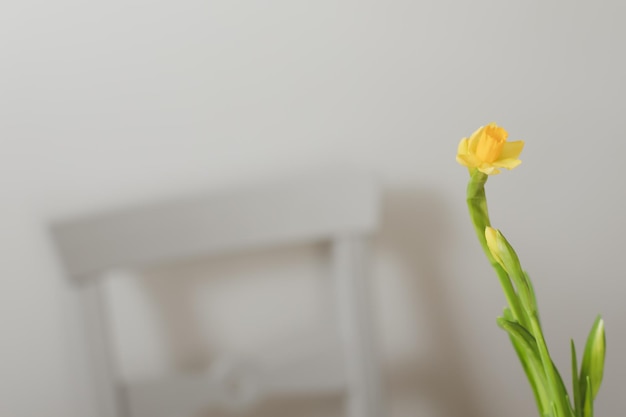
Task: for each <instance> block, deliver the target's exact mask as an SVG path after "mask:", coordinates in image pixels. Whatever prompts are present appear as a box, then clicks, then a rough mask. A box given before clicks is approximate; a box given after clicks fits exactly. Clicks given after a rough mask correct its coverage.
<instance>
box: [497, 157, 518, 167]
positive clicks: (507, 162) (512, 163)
mask: <svg viewBox="0 0 626 417" xmlns="http://www.w3.org/2000/svg"><path fill="white" fill-rule="evenodd" d="M521 163H522V161H520V160H519V159H513V158H507V159H500V160H498V161H496V162H494V163H493V165H494V166H497V167H500V168H506V169H513V168H515V167H516V166H518V165H519V164H521Z"/></svg>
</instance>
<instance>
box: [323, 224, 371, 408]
mask: <svg viewBox="0 0 626 417" xmlns="http://www.w3.org/2000/svg"><path fill="white" fill-rule="evenodd" d="M332 249H333V250H332V253H333V279H334V281H335V293H336V304H337V313H338V315H339V332H340V336H341V339H342V342H343V346H344V356H345V361H346V373H347V381H348V398H347V415H348V417H382V415H383V413H382V404H381V402H382V399H381V397H382V394H381V391H382V388H381V380H380V371H379V367H378V362H377V357H376V349H375V337H374V334H373V326H372V322H371V320H370V311H369V303H368V299H369V296H368V288H367V278H368V277H367V275H368V274H367V265H366V260H367V257H366V254H365V251H366V242H365V238H363V237H353V236H348V237H340V238H337V239H335V240H334V241H333V244H332Z"/></svg>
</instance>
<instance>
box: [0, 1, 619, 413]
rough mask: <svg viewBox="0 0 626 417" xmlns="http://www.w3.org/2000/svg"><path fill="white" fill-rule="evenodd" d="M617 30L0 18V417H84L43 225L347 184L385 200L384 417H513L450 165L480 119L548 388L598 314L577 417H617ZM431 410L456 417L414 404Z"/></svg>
mask: <svg viewBox="0 0 626 417" xmlns="http://www.w3.org/2000/svg"><path fill="white" fill-rule="evenodd" d="M625 19H626V6H625V5H624V3H623V2H621V1H618V0H599V1H563V0H554V1H553V0H548V1H546V0H544V1H536V0H531V1H496V0H477V1H461V0H455V1H395V0H391V1H360V2H356V1H351V2H349V1H346V2H343V1H327V0H319V1H306V2H305V1H293V0H291V1H286V0H285V1H281V0H266V1H243V0H228V1H226V0H224V1H222V0H219V1H188V0H180V1H140V0H126V1H118V0H114V1H107V2H104V1H100V2H84V1H77V0H58V1H41V0H40V1H34V0H23V1H12V2H5V3H4V4H3V5H2V6H0V52H1V54H2V55H1V56H2V61H1V62H2V64H1V65H0V144H1V146H0V192H1V193H2V194H1V196H2V198H1V200H0V231H1V232H0V253H1V256H0V414H1V415H3V416H15V417H37V416H44V415H45V416H65V417H89V416H88V415H87V412H86V411H85V410H88V409H89V405H88V404H85V403H84V401H85V400H84V399H81V398H80V397H79V396H77V395H76V392H77V387H76V384H77V378H76V377H75V374H78V373H80V372H81V370H80V364H77V363H75V362H74V361H73V354H72V352H73V347H72V346H71V345H72V342H71V341H72V337H73V332H74V328H73V323H74V322H73V321H72V317H71V312H70V311H69V310H68V308H67V305H68V297H69V295H68V288H67V285H66V284H65V281H64V276H63V273H62V269H61V267H60V265H59V264H58V261H57V259H56V256H55V253H54V251H53V249H52V246H51V243H50V240H49V237H48V234H47V230H46V225H47V221H48V220H49V219H50V218H53V217H56V216H60V215H70V214H73V213H80V212H83V211H89V210H96V209H100V208H103V207H114V206H117V205H123V204H125V203H130V202H135V201H138V200H141V199H149V198H156V197H159V196H163V195H168V194H170V193H181V192H183V191H192V190H195V189H207V188H208V189H211V188H215V189H223V188H226V187H229V186H232V185H234V184H243V183H247V182H249V181H252V180H254V181H257V180H259V179H265V178H267V179H268V180H269V179H271V178H277V177H284V176H289V175H292V174H294V173H297V172H301V171H315V170H325V169H327V168H328V169H330V168H331V167H333V168H334V167H342V168H345V167H356V168H359V169H367V170H371V171H374V172H376V173H377V174H378V175H379V176H380V178H381V181H382V183H383V185H384V187H385V190H386V194H385V210H384V224H383V226H384V227H383V230H382V231H381V236H380V237H379V239H377V242H376V251H375V262H374V266H373V272H374V283H373V288H374V289H375V306H376V309H377V323H378V326H379V329H380V334H381V344H382V350H383V353H384V360H385V363H386V367H387V368H388V369H390V370H393V369H394V367H395V368H397V367H399V368H404V369H406V368H410V369H414V370H415V372H414V373H415V375H416V376H415V377H414V378H413V379H417V380H418V383H416V384H413V385H411V386H414V387H415V389H414V390H413V388H411V389H409V390H408V394H407V395H406V398H405V400H404V401H405V402H404V404H405V406H404V408H403V407H402V406H400V405H397V404H396V405H393V407H394V408H393V410H394V411H392V412H390V415H397V416H411V415H420V416H421V415H423V416H428V415H433V416H434V415H450V416H454V415H459V411H458V410H466V411H465V412H466V415H468V416H472V415H473V416H479V415H480V416H499V415H508V416H528V415H533V413H536V410H535V406H534V404H533V400H532V398H531V395H530V390H529V388H528V387H527V383H526V381H525V380H524V377H523V375H522V372H521V370H520V367H519V364H518V363H517V359H516V358H515V356H514V353H513V351H512V349H511V348H510V346H509V342H508V340H507V338H506V337H505V335H504V333H502V332H501V331H500V330H499V329H498V328H497V327H496V325H495V317H496V316H497V315H498V314H500V312H501V309H502V307H503V305H504V300H503V297H502V295H501V292H500V289H499V288H498V284H497V281H496V279H495V276H494V275H493V273H492V271H490V270H489V266H488V264H487V262H486V261H485V260H484V259H483V257H482V254H481V252H480V249H479V246H478V244H477V243H476V241H475V238H474V236H473V230H472V228H471V226H470V223H469V220H468V218H467V214H466V208H465V205H464V192H465V185H466V181H467V173H466V171H465V169H464V168H462V167H460V166H458V165H457V164H456V163H455V161H454V156H455V152H456V146H457V144H458V141H459V140H460V139H461V138H462V137H463V136H467V135H469V134H470V133H471V132H472V131H473V130H474V129H476V128H477V127H478V126H480V125H482V124H486V123H489V122H491V121H495V122H497V123H499V124H501V125H503V126H504V127H505V128H506V129H507V130H508V131H509V133H510V137H511V139H513V140H515V139H524V140H525V141H526V149H525V150H524V152H523V154H522V160H523V164H522V165H521V166H520V167H519V168H517V169H516V170H515V171H512V172H505V173H503V174H501V175H499V176H497V177H493V178H492V179H490V181H489V183H488V194H489V199H490V204H491V207H490V208H491V211H492V219H493V222H494V225H495V226H496V227H499V228H501V229H502V230H503V231H504V232H505V234H506V235H507V237H508V238H509V240H510V241H511V242H512V243H513V244H514V245H515V247H516V248H517V249H518V252H519V254H520V257H521V259H522V262H523V263H524V265H525V268H526V269H527V270H528V271H529V272H530V274H531V276H532V277H533V279H534V282H535V286H536V290H537V292H538V297H539V302H540V308H541V311H542V314H543V323H544V326H545V329H546V333H547V335H548V342H549V345H550V347H551V350H552V352H553V353H554V355H555V357H556V361H557V363H558V365H559V366H560V367H561V368H562V369H564V370H565V371H564V374H565V375H564V378H565V379H566V381H569V373H568V371H567V368H568V364H569V357H568V355H569V338H570V337H573V338H574V339H575V340H576V341H577V343H578V345H579V350H581V349H582V345H583V342H584V338H585V336H586V332H587V331H588V329H589V327H590V326H591V324H592V322H593V319H594V317H595V315H596V314H597V313H602V314H603V315H604V317H605V319H606V326H607V338H608V356H607V364H606V366H607V369H606V374H605V383H604V387H603V388H602V390H601V391H600V395H599V397H598V399H597V415H612V414H618V413H619V412H620V411H621V409H622V398H621V393H622V391H623V388H624V370H625V369H626V361H624V359H623V358H622V356H621V352H624V351H625V350H626V331H625V326H624V324H625V314H626V306H625V305H624V303H623V294H624V291H625V290H626V287H625V284H624V279H625V276H624V268H623V256H624V254H623V251H624V248H625V247H626V245H625V241H624V236H625V232H626V220H625V218H624V214H623V213H624V209H625V206H626V199H625V198H624V185H623V183H624V178H625V174H624V172H623V169H624V161H623V159H624V154H626V141H625V140H624V139H625V138H624V134H625V133H624V132H625V131H626V118H625V117H624V116H623V113H624V106H625V105H624V98H625V93H626V84H625V81H624V74H625V73H626V60H625V59H624V56H623V54H624V39H626V25H624V22H625ZM294 256H295V255H294ZM311 267H312V268H314V265H312V266H311ZM268 291H269V290H268ZM275 291H283V294H284V296H289V287H284V286H281V285H279V284H278V283H276V284H275ZM294 291H296V290H294ZM270 293H271V291H270ZM270 316H271V314H270ZM246 343H248V341H246ZM410 363H415V365H414V366H413V365H407V364H410ZM424 364H436V365H437V366H434V367H432V368H433V369H423V367H424ZM390 372H391V371H390ZM440 373H441V374H444V377H443V381H444V382H443V383H441V382H438V383H434V382H432V381H435V380H437V381H438V380H439V379H438V374H440ZM420 375H421V377H420ZM420 378H421V379H420ZM431 382H432V383H431ZM433 387H434V388H433ZM407 398H408V399H407ZM435 398H436V399H437V400H436V401H434V400H433V399H435ZM398 401H401V400H398ZM411 401H412V402H411ZM446 401H448V402H450V403H455V404H457V408H456V410H457V411H450V410H451V409H449V410H448V411H447V412H446V411H445V407H444V409H440V408H437V407H438V406H436V405H434V406H432V407H430V406H424V404H428V403H429V402H434V403H437V404H441V403H445V402H446ZM398 404H399V403H398ZM407 404H408V405H407ZM442 410H443V411H442Z"/></svg>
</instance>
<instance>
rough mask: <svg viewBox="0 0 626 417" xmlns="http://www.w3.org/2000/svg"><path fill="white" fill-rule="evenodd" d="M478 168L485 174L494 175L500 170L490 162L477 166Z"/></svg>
mask: <svg viewBox="0 0 626 417" xmlns="http://www.w3.org/2000/svg"><path fill="white" fill-rule="evenodd" d="M478 170H479V171H480V172H482V173H484V174H487V175H496V174H499V173H500V170H499V169H498V168H496V167H495V166H494V165H492V164H482V165H481V166H479V167H478Z"/></svg>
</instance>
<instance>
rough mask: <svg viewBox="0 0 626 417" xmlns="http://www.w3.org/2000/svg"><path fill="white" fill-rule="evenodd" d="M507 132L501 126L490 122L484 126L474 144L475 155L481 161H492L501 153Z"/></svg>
mask: <svg viewBox="0 0 626 417" xmlns="http://www.w3.org/2000/svg"><path fill="white" fill-rule="evenodd" d="M506 138H507V132H506V130H504V129H503V128H501V127H499V126H496V125H495V124H490V125H488V126H486V127H485V130H484V131H483V132H482V135H480V137H479V138H478V143H477V145H476V156H477V157H478V158H479V159H480V160H481V161H483V162H488V163H491V162H494V161H496V160H497V159H498V158H499V157H500V154H501V153H502V148H503V147H504V144H505V143H506Z"/></svg>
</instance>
